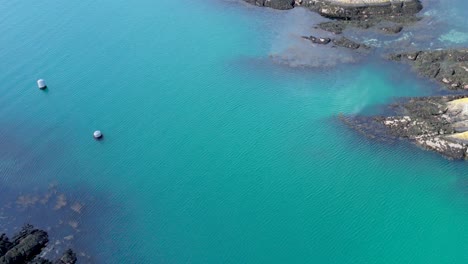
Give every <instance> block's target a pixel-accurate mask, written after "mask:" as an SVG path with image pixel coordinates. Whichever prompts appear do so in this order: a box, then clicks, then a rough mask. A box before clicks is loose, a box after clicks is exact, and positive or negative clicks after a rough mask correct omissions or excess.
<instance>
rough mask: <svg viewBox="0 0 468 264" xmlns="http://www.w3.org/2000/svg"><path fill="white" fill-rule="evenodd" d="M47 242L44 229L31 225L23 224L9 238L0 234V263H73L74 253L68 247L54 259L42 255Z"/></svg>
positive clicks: (75, 259) (47, 237)
mask: <svg viewBox="0 0 468 264" xmlns="http://www.w3.org/2000/svg"><path fill="white" fill-rule="evenodd" d="M48 242H49V236H48V234H47V232H45V231H44V230H40V229H36V228H34V227H33V226H32V225H25V226H24V227H23V228H22V229H21V231H20V232H18V233H17V234H16V235H14V236H13V237H12V238H11V239H9V238H8V237H7V236H6V235H5V234H2V235H0V263H2V264H15V263H30V264H75V263H76V261H77V258H76V254H75V253H74V252H73V251H72V250H71V249H68V250H66V251H65V253H64V254H63V255H62V256H61V257H60V258H58V259H56V260H55V261H50V260H48V259H45V258H43V257H42V253H43V251H44V249H45V248H46V246H47V243H48Z"/></svg>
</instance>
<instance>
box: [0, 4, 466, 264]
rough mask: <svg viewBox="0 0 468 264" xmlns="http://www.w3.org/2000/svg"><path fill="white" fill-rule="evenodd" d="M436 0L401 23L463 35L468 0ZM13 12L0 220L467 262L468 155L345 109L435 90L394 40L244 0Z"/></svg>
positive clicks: (215, 245) (233, 251) (372, 107)
mask: <svg viewBox="0 0 468 264" xmlns="http://www.w3.org/2000/svg"><path fill="white" fill-rule="evenodd" d="M423 3H424V4H425V5H426V8H425V9H424V10H423V11H422V16H424V17H425V18H424V19H423V22H422V23H426V24H427V25H428V26H427V27H424V26H420V27H418V26H414V28H411V27H410V28H408V29H405V31H404V32H403V33H402V36H405V37H407V38H410V40H411V38H412V37H414V36H416V35H417V34H419V33H421V32H425V33H429V34H433V35H431V37H432V40H433V43H432V42H427V41H426V42H424V43H419V44H418V42H417V39H415V41H414V43H412V42H411V41H410V42H409V43H410V45H413V47H414V48H418V47H417V45H421V46H424V45H428V46H431V47H432V48H439V47H447V46H454V47H458V46H466V45H467V44H468V37H467V35H468V23H467V22H466V19H465V17H466V10H468V2H466V1H465V0H457V1H456V0H452V1H449V0H447V1H436V0H427V1H423ZM0 12H1V14H2V15H1V16H0V92H1V96H0V199H1V200H2V201H3V205H2V206H1V208H0V231H3V232H7V234H9V235H11V234H12V233H13V232H14V231H15V230H17V229H18V227H20V226H21V225H22V224H24V223H26V222H29V223H31V224H34V225H36V226H38V227H40V228H46V229H48V230H49V234H50V236H51V245H55V246H54V247H52V246H50V247H49V249H50V252H49V253H47V254H46V256H50V257H54V256H56V255H57V254H59V253H60V252H59V251H62V250H63V249H64V248H65V247H68V246H70V247H72V248H73V249H75V250H76V251H77V252H79V254H80V260H81V263H88V262H89V263H413V264H415V263H424V264H427V263H438V264H440V263H450V264H454V263H455V264H456V263H468V225H467V223H468V170H467V168H468V167H467V163H466V162H454V161H449V160H446V159H444V158H442V157H440V156H439V155H437V154H435V153H431V152H426V151H422V150H421V149H419V148H417V147H415V146H413V145H411V144H408V143H407V142H397V143H385V142H376V141H373V140H370V139H367V138H366V137H363V136H362V135H360V134H358V133H356V132H355V131H353V130H351V129H349V128H347V127H346V126H344V125H343V124H341V123H340V121H339V118H338V116H339V115H355V114H376V113H378V112H382V111H385V110H384V109H385V104H388V103H391V102H392V101H394V100H396V99H398V98H401V97H408V96H422V95H430V94H436V93H440V89H439V88H438V86H437V85H436V84H434V83H432V82H430V81H428V80H425V79H422V78H419V77H417V76H416V75H415V74H414V73H412V72H411V71H410V70H409V68H408V67H407V66H405V65H399V64H395V63H391V62H386V61H385V60H382V59H381V56H380V54H370V55H368V56H358V57H357V58H356V57H354V55H352V54H348V53H343V54H340V53H333V54H332V53H331V52H330V51H320V52H317V50H314V49H311V48H310V46H307V47H306V46H304V42H303V41H302V40H301V39H300V36H299V35H300V34H302V33H304V32H305V33H307V32H310V31H311V30H312V25H313V24H311V23H309V22H312V23H313V22H314V21H318V20H319V19H321V18H318V16H316V15H314V14H312V13H310V12H307V11H306V10H302V9H295V10H292V11H284V12H282V11H275V10H270V9H262V8H258V7H254V6H249V5H246V4H244V3H243V2H242V1H232V0H231V1H228V0H187V1H152V0H134V1H124V0H113V1H110V0H93V1H91V0H80V1H66V0H65V1H64V0H43V1H18V0H10V1H8V0H0ZM418 32H419V33H418ZM426 39H427V38H426ZM301 41H302V42H301ZM382 41H383V40H382ZM385 41H391V40H385ZM388 43H391V42H388ZM411 43H412V44H411ZM431 43H432V44H431ZM379 45H380V44H379ZM387 45H393V44H387ZM395 45H398V44H395ZM278 58H279V59H278ZM318 62H319V63H318ZM39 78H43V79H45V80H46V82H47V85H48V89H47V90H46V91H41V90H39V89H37V86H36V80H37V79H39ZM98 129H99V130H101V131H102V132H103V133H104V139H103V140H102V141H95V140H94V139H93V137H92V133H93V131H94V130H98ZM45 198H47V199H45ZM77 204H78V205H79V206H77ZM70 235H72V236H73V237H70ZM65 237H67V238H65ZM56 250H57V251H56Z"/></svg>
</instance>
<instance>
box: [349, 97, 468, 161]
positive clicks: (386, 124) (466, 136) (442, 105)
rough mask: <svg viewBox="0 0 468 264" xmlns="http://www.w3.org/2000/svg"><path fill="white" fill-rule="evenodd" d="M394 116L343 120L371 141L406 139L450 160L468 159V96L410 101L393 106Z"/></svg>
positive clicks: (422, 98) (424, 98)
mask: <svg viewBox="0 0 468 264" xmlns="http://www.w3.org/2000/svg"><path fill="white" fill-rule="evenodd" d="M390 108H391V109H392V110H393V112H394V113H395V115H392V116H370V117H367V116H351V117H350V116H341V117H340V119H341V121H343V123H345V124H346V125H348V126H349V127H350V128H352V129H354V130H356V131H359V132H360V133H362V134H363V135H365V136H367V137H369V138H371V139H381V140H395V139H407V140H409V141H411V142H413V143H414V144H416V145H417V146H419V147H422V148H424V149H426V150H431V151H435V152H438V153H440V154H442V155H443V156H444V157H447V158H449V159H456V160H462V159H467V158H468V153H467V151H468V95H451V96H430V97H417V98H410V99H408V100H407V101H404V102H398V103H394V104H392V105H390Z"/></svg>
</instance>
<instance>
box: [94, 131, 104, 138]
mask: <svg viewBox="0 0 468 264" xmlns="http://www.w3.org/2000/svg"><path fill="white" fill-rule="evenodd" d="M93 136H94V138H95V139H100V138H102V133H101V131H99V130H96V131H94V133H93Z"/></svg>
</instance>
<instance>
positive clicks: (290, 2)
mask: <svg viewBox="0 0 468 264" xmlns="http://www.w3.org/2000/svg"><path fill="white" fill-rule="evenodd" d="M244 1H245V2H247V3H250V4H253V5H257V6H264V7H271V8H274V9H280V10H287V9H292V8H293V7H294V0H244Z"/></svg>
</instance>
